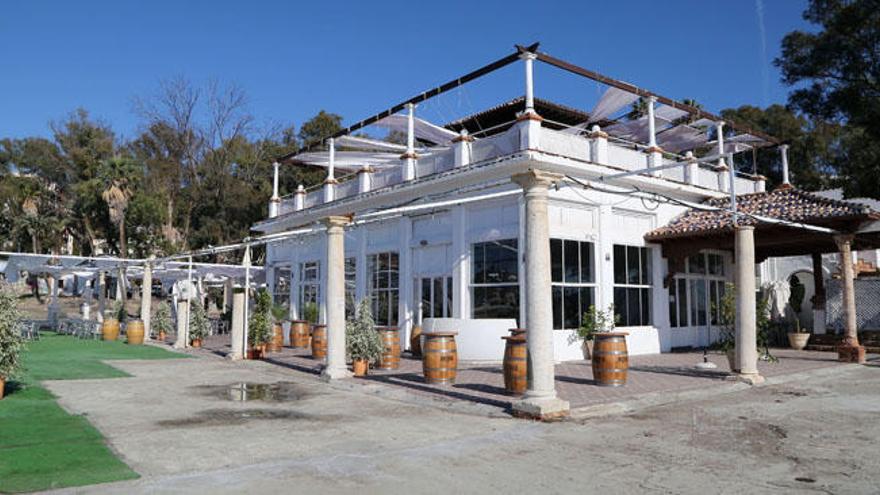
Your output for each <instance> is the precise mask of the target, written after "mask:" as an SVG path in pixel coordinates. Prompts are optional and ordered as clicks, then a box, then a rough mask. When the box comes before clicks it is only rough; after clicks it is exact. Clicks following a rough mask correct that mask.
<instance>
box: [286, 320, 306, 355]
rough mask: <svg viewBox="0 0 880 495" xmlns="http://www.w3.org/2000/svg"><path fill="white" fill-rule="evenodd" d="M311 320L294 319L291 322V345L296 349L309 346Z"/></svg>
mask: <svg viewBox="0 0 880 495" xmlns="http://www.w3.org/2000/svg"><path fill="white" fill-rule="evenodd" d="M310 339H311V337H310V336H309V322H307V321H306V320H293V321H291V322H290V345H291V347H294V348H296V349H303V348H306V347H308V346H309V340H310Z"/></svg>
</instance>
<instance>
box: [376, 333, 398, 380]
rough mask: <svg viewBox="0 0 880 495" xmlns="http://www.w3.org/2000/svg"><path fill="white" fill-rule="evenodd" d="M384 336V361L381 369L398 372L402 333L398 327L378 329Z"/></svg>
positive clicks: (381, 362)
mask: <svg viewBox="0 0 880 495" xmlns="http://www.w3.org/2000/svg"><path fill="white" fill-rule="evenodd" d="M376 330H377V331H378V332H379V335H381V336H382V347H383V348H384V350H383V351H382V359H381V360H380V361H379V369H382V370H396V369H397V368H400V333H399V332H398V330H397V327H376Z"/></svg>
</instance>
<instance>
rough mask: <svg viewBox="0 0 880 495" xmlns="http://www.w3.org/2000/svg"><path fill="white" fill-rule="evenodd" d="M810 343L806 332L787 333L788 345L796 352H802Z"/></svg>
mask: <svg viewBox="0 0 880 495" xmlns="http://www.w3.org/2000/svg"><path fill="white" fill-rule="evenodd" d="M809 341H810V334H808V333H806V332H788V345H790V346H791V348H792V349H794V350H796V351H802V350H804V348H805V347H807V343H808V342H809Z"/></svg>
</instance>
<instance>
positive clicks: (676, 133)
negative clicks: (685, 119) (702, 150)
mask: <svg viewBox="0 0 880 495" xmlns="http://www.w3.org/2000/svg"><path fill="white" fill-rule="evenodd" d="M707 139H708V136H707V135H706V131H702V130H700V129H695V128H693V127H691V126H689V125H678V126H675V127H673V128H671V129H669V130H666V131H663V132H662V133H660V134H659V135H658V136H657V144H658V145H659V146H660V147H661V148H663V149H664V150H666V151H670V152H672V153H679V152H681V151H687V150H692V149H694V148H698V147H700V146H702V145H704V144H705V143H706V140H707Z"/></svg>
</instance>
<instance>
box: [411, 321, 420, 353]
mask: <svg viewBox="0 0 880 495" xmlns="http://www.w3.org/2000/svg"><path fill="white" fill-rule="evenodd" d="M409 350H410V352H412V355H413V356H415V357H419V356H421V355H422V327H421V325H415V326H413V329H412V334H410V336H409Z"/></svg>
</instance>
